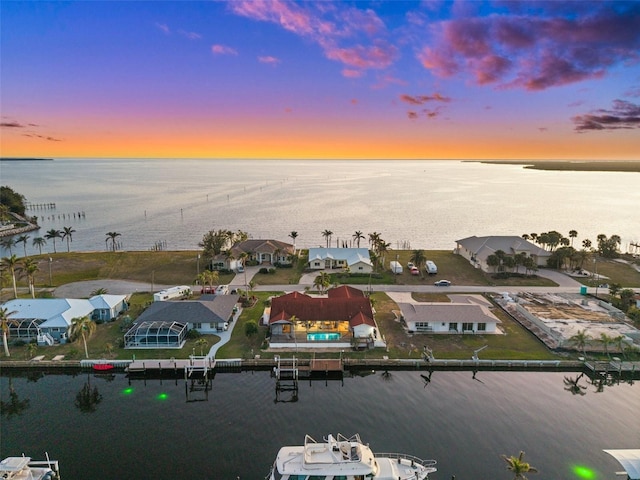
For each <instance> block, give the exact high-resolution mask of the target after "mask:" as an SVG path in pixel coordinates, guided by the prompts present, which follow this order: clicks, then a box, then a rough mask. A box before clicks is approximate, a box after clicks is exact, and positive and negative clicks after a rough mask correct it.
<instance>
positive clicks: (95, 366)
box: [93, 363, 114, 372]
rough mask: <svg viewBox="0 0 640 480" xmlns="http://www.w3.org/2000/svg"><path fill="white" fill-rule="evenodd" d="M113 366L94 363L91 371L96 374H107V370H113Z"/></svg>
mask: <svg viewBox="0 0 640 480" xmlns="http://www.w3.org/2000/svg"><path fill="white" fill-rule="evenodd" d="M113 368H114V367H113V365H111V364H110V363H94V364H93V369H94V370H96V371H98V372H108V371H109V370H113Z"/></svg>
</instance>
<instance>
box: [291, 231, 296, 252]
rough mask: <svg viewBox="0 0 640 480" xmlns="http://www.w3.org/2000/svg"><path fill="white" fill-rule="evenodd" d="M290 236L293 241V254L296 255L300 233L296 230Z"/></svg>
mask: <svg viewBox="0 0 640 480" xmlns="http://www.w3.org/2000/svg"><path fill="white" fill-rule="evenodd" d="M289 236H290V237H291V239H292V240H293V252H294V253H295V251H296V238H298V232H296V231H295V230H294V231H292V232H291V233H290V234H289Z"/></svg>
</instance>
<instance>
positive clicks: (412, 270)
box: [410, 267, 420, 275]
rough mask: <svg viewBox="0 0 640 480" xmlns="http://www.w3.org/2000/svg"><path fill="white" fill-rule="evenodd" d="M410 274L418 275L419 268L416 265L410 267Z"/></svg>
mask: <svg viewBox="0 0 640 480" xmlns="http://www.w3.org/2000/svg"><path fill="white" fill-rule="evenodd" d="M410 271H411V275H420V270H418V268H417V267H411V270H410Z"/></svg>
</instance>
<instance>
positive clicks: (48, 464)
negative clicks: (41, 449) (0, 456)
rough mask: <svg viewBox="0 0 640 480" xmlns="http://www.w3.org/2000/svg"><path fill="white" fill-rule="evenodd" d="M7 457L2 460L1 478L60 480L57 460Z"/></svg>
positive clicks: (9, 479)
mask: <svg viewBox="0 0 640 480" xmlns="http://www.w3.org/2000/svg"><path fill="white" fill-rule="evenodd" d="M46 457H47V459H46V460H31V457H25V456H22V457H7V458H5V459H4V460H2V461H1V462H0V478H2V479H7V480H60V469H59V467H58V461H57V460H49V455H46Z"/></svg>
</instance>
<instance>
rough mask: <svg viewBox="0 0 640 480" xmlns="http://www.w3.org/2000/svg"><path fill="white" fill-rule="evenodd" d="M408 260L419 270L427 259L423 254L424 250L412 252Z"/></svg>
mask: <svg viewBox="0 0 640 480" xmlns="http://www.w3.org/2000/svg"><path fill="white" fill-rule="evenodd" d="M409 260H411V261H412V262H413V264H414V265H415V266H416V267H417V268H420V267H421V266H422V264H423V263H424V262H425V261H426V260H427V257H426V255H425V254H424V250H414V251H413V252H411V258H410V259H409Z"/></svg>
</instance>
